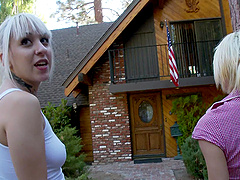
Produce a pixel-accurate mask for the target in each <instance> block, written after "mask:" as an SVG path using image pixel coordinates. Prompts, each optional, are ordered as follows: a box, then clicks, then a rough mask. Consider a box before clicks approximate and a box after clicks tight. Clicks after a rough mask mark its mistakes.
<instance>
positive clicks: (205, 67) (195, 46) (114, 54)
mask: <svg viewBox="0 0 240 180" xmlns="http://www.w3.org/2000/svg"><path fill="white" fill-rule="evenodd" d="M217 43H218V41H201V42H189V43H188V42H187V43H175V44H173V49H174V53H175V59H176V62H177V67H178V72H179V77H180V78H189V77H205V76H212V75H213V65H212V60H213V53H214V48H215V46H216V44H217ZM108 55H109V60H110V71H111V82H112V83H128V82H139V81H151V80H168V79H170V72H169V63H168V61H169V58H168V49H167V44H161V45H155V46H144V47H143V46H142V47H133V48H125V49H113V50H109V51H108Z"/></svg>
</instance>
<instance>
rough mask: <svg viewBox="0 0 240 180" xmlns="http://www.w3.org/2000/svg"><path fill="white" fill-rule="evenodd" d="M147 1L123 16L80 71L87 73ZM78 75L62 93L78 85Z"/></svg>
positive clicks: (70, 91)
mask: <svg viewBox="0 0 240 180" xmlns="http://www.w3.org/2000/svg"><path fill="white" fill-rule="evenodd" d="M148 2H149V0H141V1H140V2H139V3H138V4H137V5H136V6H135V7H134V8H133V10H132V11H131V12H130V13H129V14H128V15H127V16H126V17H125V19H124V20H123V21H122V22H121V23H120V24H119V26H118V27H117V28H116V29H115V31H113V33H112V34H111V35H110V36H109V37H108V38H107V39H106V41H105V42H104V43H103V44H102V46H101V47H100V48H99V49H98V51H96V53H95V54H94V55H93V56H92V57H91V58H90V59H89V61H88V62H87V64H86V65H85V66H84V67H83V68H82V70H81V71H80V73H84V74H87V72H88V71H89V70H90V69H91V68H92V67H93V66H94V64H95V63H96V62H97V61H98V60H99V58H100V57H101V56H102V55H103V54H104V52H105V51H106V50H107V49H108V48H109V47H110V46H111V44H112V43H113V42H114V41H115V40H116V38H117V37H118V36H119V35H120V34H121V33H122V31H123V30H124V29H125V28H126V27H127V26H128V24H129V23H130V22H131V21H132V20H133V19H134V17H135V16H136V15H137V14H138V13H139V12H140V11H141V10H142V9H143V7H144V6H145V5H146V4H147V3H148ZM78 83H79V81H78V75H77V76H75V78H74V79H73V81H72V82H71V83H70V84H69V85H68V86H67V87H66V88H65V90H64V93H65V95H66V96H69V95H70V94H71V93H72V91H73V90H74V88H75V87H76V86H77V85H78Z"/></svg>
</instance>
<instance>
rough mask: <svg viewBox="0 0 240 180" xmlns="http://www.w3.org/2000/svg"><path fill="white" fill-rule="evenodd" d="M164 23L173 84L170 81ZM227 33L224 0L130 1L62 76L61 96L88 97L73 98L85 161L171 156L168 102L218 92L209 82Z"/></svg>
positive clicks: (208, 97) (205, 97)
mask: <svg viewBox="0 0 240 180" xmlns="http://www.w3.org/2000/svg"><path fill="white" fill-rule="evenodd" d="M166 23H167V24H168V27H169V31H170V34H171V38H172V46H173V49H174V53H175V57H176V63H177V68H178V72H179V86H178V87H176V86H175V85H174V84H173V83H172V82H171V81H170V73H169V63H168V61H169V59H168V48H167V31H166ZM230 32H232V25H231V18H230V10H229V4H228V1H227V0H197V1H188V0H134V1H133V2H132V4H131V5H130V6H129V7H128V8H127V9H126V10H125V12H123V14H122V15H121V16H120V17H119V18H118V19H117V20H116V21H115V22H113V24H111V25H110V26H109V28H108V29H107V30H106V31H105V32H104V33H103V35H102V36H101V37H100V38H99V40H98V41H97V42H96V43H95V44H94V46H93V47H92V48H91V49H90V50H89V52H88V53H87V54H85V56H84V57H83V58H81V59H79V61H78V63H76V64H74V65H75V68H74V69H73V70H72V72H71V74H70V75H69V76H68V77H66V80H65V82H64V83H63V86H64V87H65V95H66V96H74V97H75V98H78V97H79V96H81V94H82V93H83V92H84V93H85V94H86V96H87V97H88V104H87V105H86V104H85V105H84V106H83V105H81V104H77V105H78V114H79V123H80V131H81V137H82V140H83V144H84V145H85V146H84V151H85V152H86V153H87V154H88V161H92V162H93V163H95V164H99V163H111V162H116V161H131V160H135V159H137V158H159V157H174V156H176V155H177V145H176V140H175V139H174V138H173V137H172V136H171V133H170V127H171V126H172V125H173V124H174V122H175V121H176V116H175V115H173V114H171V112H170V111H171V108H172V101H173V99H174V97H180V96H183V95H190V94H196V93H198V94H199V93H200V94H201V96H202V98H203V100H204V101H205V102H206V103H210V102H211V101H212V100H213V98H214V97H216V96H217V95H218V94H221V92H220V91H218V90H217V89H216V87H215V84H214V78H213V64H212V60H213V52H214V47H215V46H216V45H217V44H218V43H219V41H220V40H221V39H222V38H223V37H224V36H225V35H226V34H228V33H230ZM79 36H81V34H79ZM79 43H81V42H79ZM78 51H81V49H79V50H78ZM56 54H57V53H56ZM86 92H87V93H86Z"/></svg>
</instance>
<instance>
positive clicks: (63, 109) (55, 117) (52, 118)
mask: <svg viewBox="0 0 240 180" xmlns="http://www.w3.org/2000/svg"><path fill="white" fill-rule="evenodd" d="M71 110H72V109H71V107H69V106H67V101H66V100H64V99H62V100H61V104H60V105H59V106H57V107H55V106H54V105H53V104H51V103H50V102H48V106H46V107H45V109H44V110H43V113H44V114H45V116H46V117H47V118H48V120H49V122H50V123H51V126H52V128H53V131H54V132H55V133H59V132H61V131H63V130H64V129H65V127H70V121H71V118H70V114H71Z"/></svg>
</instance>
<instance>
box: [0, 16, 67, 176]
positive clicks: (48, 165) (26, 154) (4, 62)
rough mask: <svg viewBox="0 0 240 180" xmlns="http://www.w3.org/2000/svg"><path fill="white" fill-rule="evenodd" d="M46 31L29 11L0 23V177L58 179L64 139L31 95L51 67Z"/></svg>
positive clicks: (63, 160) (35, 92)
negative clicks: (1, 77) (60, 138)
mask: <svg viewBox="0 0 240 180" xmlns="http://www.w3.org/2000/svg"><path fill="white" fill-rule="evenodd" d="M51 40H52V35H51V32H50V31H49V30H48V29H47V28H46V26H45V25H44V23H43V22H42V21H41V20H40V19H39V18H37V17H35V16H34V15H31V14H25V13H22V14H18V15H15V16H13V17H9V18H7V19H6V20H5V21H4V22H3V23H2V24H1V26H0V59H1V72H2V75H1V76H3V79H2V85H1V87H0V180H2V179H4V180H17V179H18V180H28V179H29V180H33V179H34V180H45V179H52V180H63V179H64V175H63V173H62V169H61V166H62V165H63V164H64V162H65V159H66V150H65V146H64V144H62V143H61V141H60V140H59V139H58V138H57V136H56V135H55V134H54V132H53V131H52V128H51V126H50V124H49V122H48V120H47V119H46V117H45V116H44V115H43V113H42V112H41V109H40V104H39V101H38V98H37V97H36V94H37V91H38V88H39V86H40V84H41V82H42V81H45V80H47V79H48V78H49V76H50V74H51V72H52V66H53V52H52V45H51Z"/></svg>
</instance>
